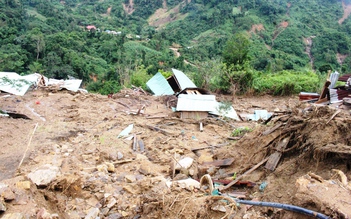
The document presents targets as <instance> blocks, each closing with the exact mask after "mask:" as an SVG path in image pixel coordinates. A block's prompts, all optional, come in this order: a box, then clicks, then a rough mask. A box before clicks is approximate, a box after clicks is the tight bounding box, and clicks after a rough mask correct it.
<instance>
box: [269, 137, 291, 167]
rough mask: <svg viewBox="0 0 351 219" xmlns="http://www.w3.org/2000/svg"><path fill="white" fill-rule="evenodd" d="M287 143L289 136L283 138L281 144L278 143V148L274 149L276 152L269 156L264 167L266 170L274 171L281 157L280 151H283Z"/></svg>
mask: <svg viewBox="0 0 351 219" xmlns="http://www.w3.org/2000/svg"><path fill="white" fill-rule="evenodd" d="M289 141H290V136H289V137H286V138H284V139H283V140H282V141H281V142H279V143H278V146H277V148H276V152H274V153H273V154H271V156H269V159H268V161H267V163H266V165H265V168H266V169H269V170H272V171H274V170H275V168H276V167H277V165H278V163H279V160H280V158H281V157H282V151H284V150H285V148H286V146H287V145H288V143H289Z"/></svg>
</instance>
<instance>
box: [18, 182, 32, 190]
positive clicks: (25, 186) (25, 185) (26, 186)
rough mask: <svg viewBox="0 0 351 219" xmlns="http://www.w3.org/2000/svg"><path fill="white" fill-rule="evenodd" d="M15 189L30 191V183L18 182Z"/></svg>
mask: <svg viewBox="0 0 351 219" xmlns="http://www.w3.org/2000/svg"><path fill="white" fill-rule="evenodd" d="M16 187H17V188H19V189H27V190H28V189H30V181H20V182H17V183H16Z"/></svg>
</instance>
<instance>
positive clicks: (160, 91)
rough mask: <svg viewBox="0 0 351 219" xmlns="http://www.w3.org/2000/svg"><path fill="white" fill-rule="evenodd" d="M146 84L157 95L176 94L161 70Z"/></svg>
mask: <svg viewBox="0 0 351 219" xmlns="http://www.w3.org/2000/svg"><path fill="white" fill-rule="evenodd" d="M146 86H147V87H148V88H150V90H151V91H152V92H153V93H154V94H155V95H156V96H161V95H172V94H174V91H173V89H172V88H171V86H170V85H169V84H168V82H167V80H166V78H165V77H163V75H162V74H161V73H160V72H157V74H155V75H154V76H153V77H152V78H151V79H150V80H149V81H148V82H146Z"/></svg>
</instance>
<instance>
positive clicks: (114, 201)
mask: <svg viewBox="0 0 351 219" xmlns="http://www.w3.org/2000/svg"><path fill="white" fill-rule="evenodd" d="M116 203H117V200H116V199H115V198H113V197H111V198H110V199H109V200H108V202H107V205H106V207H107V208H108V209H110V208H112V207H113V206H114V205H115V204H116Z"/></svg>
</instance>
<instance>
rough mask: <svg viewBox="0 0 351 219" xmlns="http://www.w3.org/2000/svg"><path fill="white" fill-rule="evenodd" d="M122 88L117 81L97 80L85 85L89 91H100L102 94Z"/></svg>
mask: <svg viewBox="0 0 351 219" xmlns="http://www.w3.org/2000/svg"><path fill="white" fill-rule="evenodd" d="M121 89H122V87H121V85H120V84H119V82H118V81H106V82H102V81H98V82H91V83H89V84H88V85H87V90H88V91H89V92H94V93H100V94H102V95H107V94H113V93H117V92H119V91H120V90H121Z"/></svg>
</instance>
